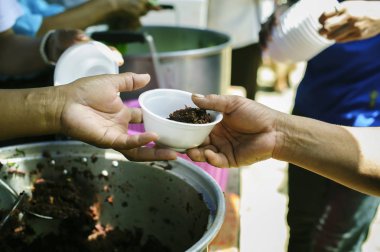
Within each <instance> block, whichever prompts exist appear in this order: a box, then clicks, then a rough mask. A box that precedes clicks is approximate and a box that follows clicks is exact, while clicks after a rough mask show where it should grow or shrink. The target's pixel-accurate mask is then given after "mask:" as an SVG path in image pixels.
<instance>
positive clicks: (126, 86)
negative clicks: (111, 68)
mask: <svg viewBox="0 0 380 252" xmlns="http://www.w3.org/2000/svg"><path fill="white" fill-rule="evenodd" d="M114 78H115V79H114V85H116V86H117V87H118V89H119V92H124V91H133V90H136V89H140V88H143V87H145V86H146V85H147V84H148V83H149V81H150V75H149V74H136V73H122V74H116V75H114Z"/></svg>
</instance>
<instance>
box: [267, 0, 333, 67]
mask: <svg viewBox="0 0 380 252" xmlns="http://www.w3.org/2000/svg"><path fill="white" fill-rule="evenodd" d="M338 5H339V2H338V1H337V0H301V1H299V2H297V3H296V4H294V5H292V6H291V7H290V8H289V9H288V10H286V11H285V12H284V13H283V14H282V15H281V17H280V20H279V24H278V25H277V26H276V27H274V28H273V31H272V40H271V41H270V42H269V44H268V54H269V56H270V57H271V58H273V59H274V60H277V61H280V62H298V61H307V60H309V59H311V58H313V57H314V56H316V55H317V54H318V53H320V52H321V51H323V50H324V49H326V48H327V47H329V46H331V45H332V44H334V43H335V42H334V41H333V40H328V39H326V38H324V37H323V36H321V35H319V33H318V30H319V29H320V28H321V25H320V24H319V22H318V19H319V17H320V16H321V15H322V13H323V12H325V11H328V10H332V9H334V7H336V6H338Z"/></svg>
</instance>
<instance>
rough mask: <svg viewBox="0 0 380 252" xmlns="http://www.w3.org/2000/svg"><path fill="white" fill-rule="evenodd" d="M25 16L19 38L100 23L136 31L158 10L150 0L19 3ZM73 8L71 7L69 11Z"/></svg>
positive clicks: (33, 0)
mask: <svg viewBox="0 0 380 252" xmlns="http://www.w3.org/2000/svg"><path fill="white" fill-rule="evenodd" d="M18 1H19V3H20V4H21V6H22V8H23V10H24V14H23V15H21V16H20V17H19V18H18V19H17V21H16V24H15V25H14V26H13V30H14V31H15V32H16V33H18V34H24V35H29V36H41V35H43V34H45V33H46V32H48V31H49V30H52V29H81V30H84V29H86V28H87V27H89V26H93V25H97V24H100V23H103V24H105V23H110V24H111V25H113V26H115V25H116V24H117V27H118V28H123V29H136V28H138V27H139V26H140V25H141V24H140V21H139V19H140V17H141V16H143V15H145V14H146V13H147V12H148V11H150V10H152V9H158V7H157V6H155V5H154V4H152V1H148V0H89V1H83V0H78V1H70V2H68V3H66V2H61V3H62V4H65V5H61V4H56V3H49V2H48V1H46V0H18ZM68 6H69V7H68Z"/></svg>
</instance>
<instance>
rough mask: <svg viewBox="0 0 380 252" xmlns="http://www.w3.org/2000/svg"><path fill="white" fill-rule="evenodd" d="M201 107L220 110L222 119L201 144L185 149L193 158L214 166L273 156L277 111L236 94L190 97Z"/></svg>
mask: <svg viewBox="0 0 380 252" xmlns="http://www.w3.org/2000/svg"><path fill="white" fill-rule="evenodd" d="M192 99H193V101H194V103H195V104H196V105H197V106H198V107H200V108H204V109H210V110H215V111H219V112H221V113H223V120H222V121H221V122H220V123H219V124H217V125H216V126H215V127H214V129H213V130H212V131H211V133H210V135H209V137H208V138H207V139H206V140H205V142H204V143H203V144H202V146H200V147H198V148H193V149H190V150H188V151H187V154H188V156H189V157H190V158H191V159H192V160H193V161H198V162H205V161H206V162H208V163H210V164H212V165H214V166H216V167H224V168H227V167H241V166H245V165H249V164H252V163H255V162H258V161H260V160H265V159H268V158H271V157H272V156H273V152H274V149H275V143H276V123H277V120H278V119H279V118H281V113H279V112H276V111H274V110H271V109H269V108H267V107H265V106H263V105H261V104H259V103H257V102H255V101H252V100H248V99H245V98H242V97H239V96H231V95H230V96H219V95H208V96H206V97H198V96H194V95H193V97H192Z"/></svg>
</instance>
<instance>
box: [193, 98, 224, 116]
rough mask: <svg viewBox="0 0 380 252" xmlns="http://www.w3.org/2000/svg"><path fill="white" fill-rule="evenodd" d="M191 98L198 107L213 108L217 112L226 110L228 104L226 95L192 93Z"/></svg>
mask: <svg viewBox="0 0 380 252" xmlns="http://www.w3.org/2000/svg"><path fill="white" fill-rule="evenodd" d="M191 98H192V100H193V102H194V103H195V105H197V106H198V107H200V108H204V109H210V110H215V111H219V112H222V113H224V112H226V111H227V107H228V105H229V100H228V99H229V98H228V96H221V95H215V94H213V95H207V96H204V95H201V94H193V95H192V97H191Z"/></svg>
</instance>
